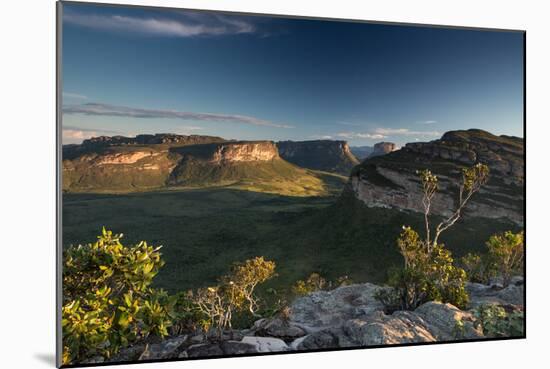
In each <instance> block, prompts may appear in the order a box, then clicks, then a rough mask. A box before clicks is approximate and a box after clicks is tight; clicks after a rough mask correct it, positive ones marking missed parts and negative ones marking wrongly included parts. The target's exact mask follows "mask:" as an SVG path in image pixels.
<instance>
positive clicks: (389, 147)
mask: <svg viewBox="0 0 550 369" xmlns="http://www.w3.org/2000/svg"><path fill="white" fill-rule="evenodd" d="M395 150H397V146H396V145H395V144H394V143H393V142H378V143H377V144H375V145H374V149H373V151H372V153H371V154H370V155H369V158H372V157H374V156H380V155H386V154H389V153H390V152H392V151H395Z"/></svg>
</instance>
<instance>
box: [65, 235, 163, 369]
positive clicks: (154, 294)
mask: <svg viewBox="0 0 550 369" xmlns="http://www.w3.org/2000/svg"><path fill="white" fill-rule="evenodd" d="M121 238H122V234H120V235H116V234H113V233H112V232H111V231H107V230H105V228H103V231H102V234H101V235H100V236H98V240H97V242H95V243H93V244H87V245H79V246H77V247H69V248H68V249H67V250H66V251H65V252H64V260H63V307H62V328H63V362H64V364H69V363H73V362H75V361H76V362H78V361H80V360H83V359H86V358H88V357H91V356H94V355H98V354H99V355H104V356H107V357H108V356H110V355H112V354H113V353H116V352H117V351H118V349H119V348H120V347H123V346H126V345H128V344H130V343H132V342H134V341H136V340H138V339H141V338H145V337H147V336H149V335H157V336H161V337H162V336H165V335H167V334H168V332H167V328H168V327H169V325H170V317H169V313H170V311H169V310H170V304H169V303H168V300H169V299H168V295H167V294H166V293H165V292H164V291H162V290H155V289H152V288H150V287H149V286H150V284H151V283H152V281H153V278H154V277H155V275H156V274H157V272H158V271H159V269H160V268H161V267H162V265H163V264H164V262H163V261H162V259H161V254H160V252H159V249H160V247H153V246H149V245H147V243H146V242H140V243H139V244H137V245H135V246H131V247H126V246H124V245H123V244H122V243H121V242H120V240H121Z"/></svg>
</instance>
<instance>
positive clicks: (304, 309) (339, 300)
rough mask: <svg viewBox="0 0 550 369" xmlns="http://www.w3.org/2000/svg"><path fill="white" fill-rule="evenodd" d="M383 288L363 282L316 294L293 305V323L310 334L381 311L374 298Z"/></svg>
mask: <svg viewBox="0 0 550 369" xmlns="http://www.w3.org/2000/svg"><path fill="white" fill-rule="evenodd" d="M380 288H382V287H379V286H376V285H374V284H371V283H364V284H354V285H350V286H343V287H339V288H336V289H334V290H332V291H317V292H313V293H311V294H309V295H307V296H303V297H300V298H298V299H296V300H295V301H294V302H293V304H292V306H291V307H290V320H291V322H292V323H294V324H295V325H297V326H299V327H301V328H302V329H304V330H305V331H306V332H307V333H312V332H316V331H319V330H321V329H323V328H329V327H334V326H340V325H342V324H343V323H344V322H346V321H347V320H349V319H354V318H359V317H361V316H365V315H367V314H370V313H372V312H374V311H378V310H382V309H383V308H384V307H383V305H382V304H381V303H380V302H379V301H377V300H376V299H375V298H374V294H375V293H376V291H377V290H378V289H380Z"/></svg>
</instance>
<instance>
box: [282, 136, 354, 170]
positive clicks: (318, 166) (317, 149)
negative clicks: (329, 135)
mask: <svg viewBox="0 0 550 369" xmlns="http://www.w3.org/2000/svg"><path fill="white" fill-rule="evenodd" d="M277 147H278V148H279V155H281V157H282V158H283V159H285V160H287V161H289V162H291V163H293V164H296V165H298V166H300V167H303V168H309V169H315V170H322V171H327V172H333V173H338V174H342V175H346V176H347V175H349V173H350V171H351V169H352V168H353V167H354V166H355V165H357V164H359V161H358V160H357V158H356V157H355V156H354V155H353V154H352V153H351V150H350V148H349V145H348V143H347V142H346V141H332V140H314V141H279V142H278V143H277Z"/></svg>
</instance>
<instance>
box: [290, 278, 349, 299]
mask: <svg viewBox="0 0 550 369" xmlns="http://www.w3.org/2000/svg"><path fill="white" fill-rule="evenodd" d="M352 283H353V281H352V280H351V278H350V277H348V276H347V275H343V276H340V277H338V278H336V280H333V281H327V280H326V279H325V278H323V277H322V276H321V275H320V274H319V273H311V274H310V275H309V277H307V279H306V280H305V281H304V280H298V281H296V283H294V285H293V286H292V288H291V291H292V293H293V294H294V295H296V296H305V295H307V294H310V293H312V292H315V291H326V290H332V289H334V288H337V287H341V286H349V285H350V284H352Z"/></svg>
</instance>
